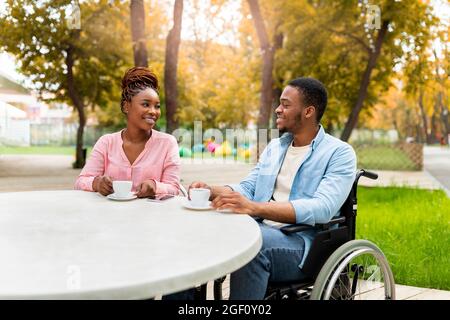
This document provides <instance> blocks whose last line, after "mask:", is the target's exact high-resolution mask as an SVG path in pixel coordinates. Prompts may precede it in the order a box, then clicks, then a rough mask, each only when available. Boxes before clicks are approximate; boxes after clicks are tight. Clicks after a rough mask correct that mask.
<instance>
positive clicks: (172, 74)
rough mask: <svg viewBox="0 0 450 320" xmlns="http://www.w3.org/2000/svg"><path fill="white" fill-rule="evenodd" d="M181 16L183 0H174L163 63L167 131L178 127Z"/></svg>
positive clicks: (169, 131)
mask: <svg viewBox="0 0 450 320" xmlns="http://www.w3.org/2000/svg"><path fill="white" fill-rule="evenodd" d="M182 16H183V0H175V5H174V8H173V28H172V29H170V31H169V34H168V35H167V40H166V61H165V65H164V92H165V97H166V120H167V129H166V131H167V132H168V133H171V132H173V131H174V130H175V129H177V128H178V121H177V120H176V119H175V114H176V112H177V107H178V87H177V66H178V51H179V48H180V41H181V38H180V37H181V22H182Z"/></svg>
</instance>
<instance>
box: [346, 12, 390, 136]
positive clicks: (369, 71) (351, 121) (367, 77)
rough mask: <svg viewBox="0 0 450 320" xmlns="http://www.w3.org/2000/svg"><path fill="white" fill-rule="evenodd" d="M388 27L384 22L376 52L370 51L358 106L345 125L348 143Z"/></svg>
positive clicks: (359, 93) (378, 36)
mask: <svg viewBox="0 0 450 320" xmlns="http://www.w3.org/2000/svg"><path fill="white" fill-rule="evenodd" d="M388 26H389V21H386V20H385V21H383V24H382V26H381V29H380V30H379V31H378V35H377V39H376V41H375V50H373V51H370V54H369V60H368V61H367V66H366V70H365V71H364V74H363V77H362V79H361V84H360V86H359V92H358V99H357V100H356V104H355V106H354V107H353V109H352V111H351V113H350V116H349V118H348V120H347V123H346V124H345V128H344V131H343V132H342V135H341V140H343V141H348V139H349V138H350V135H351V134H352V131H353V129H354V128H355V126H356V123H357V122H358V116H359V113H360V112H361V108H362V106H363V103H364V100H365V99H366V96H367V89H368V87H369V84H370V75H371V74H372V70H373V69H374V68H375V66H376V63H377V60H378V57H379V56H380V52H381V46H382V45H383V41H384V38H385V36H386V33H387V29H388Z"/></svg>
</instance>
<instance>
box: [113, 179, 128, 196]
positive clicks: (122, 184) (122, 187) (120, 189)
mask: <svg viewBox="0 0 450 320" xmlns="http://www.w3.org/2000/svg"><path fill="white" fill-rule="evenodd" d="M132 186H133V182H132V181H119V180H117V181H113V189H114V194H115V195H116V196H117V197H122V198H123V197H127V196H129V195H130V192H131V187H132Z"/></svg>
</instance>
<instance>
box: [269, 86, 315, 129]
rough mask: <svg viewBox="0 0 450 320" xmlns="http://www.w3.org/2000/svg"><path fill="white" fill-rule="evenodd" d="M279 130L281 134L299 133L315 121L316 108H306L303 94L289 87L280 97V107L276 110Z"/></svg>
mask: <svg viewBox="0 0 450 320" xmlns="http://www.w3.org/2000/svg"><path fill="white" fill-rule="evenodd" d="M275 113H276V114H277V122H276V123H277V128H278V130H280V131H281V132H290V133H297V132H298V131H299V130H301V129H302V128H303V127H304V126H305V124H306V123H307V122H310V121H315V108H314V107H313V106H305V105H304V103H303V99H302V97H301V93H300V92H299V90H297V89H296V88H294V87H292V86H287V87H286V88H285V89H284V90H283V93H282V94H281V97H280V105H279V106H278V107H277V108H276V109H275Z"/></svg>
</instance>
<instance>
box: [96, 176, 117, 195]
mask: <svg viewBox="0 0 450 320" xmlns="http://www.w3.org/2000/svg"><path fill="white" fill-rule="evenodd" d="M92 189H94V191H95V192H99V193H100V194H102V195H104V196H107V195H109V194H111V193H113V192H114V190H113V186H112V179H111V177H108V176H99V177H95V179H94V181H93V182H92Z"/></svg>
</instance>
